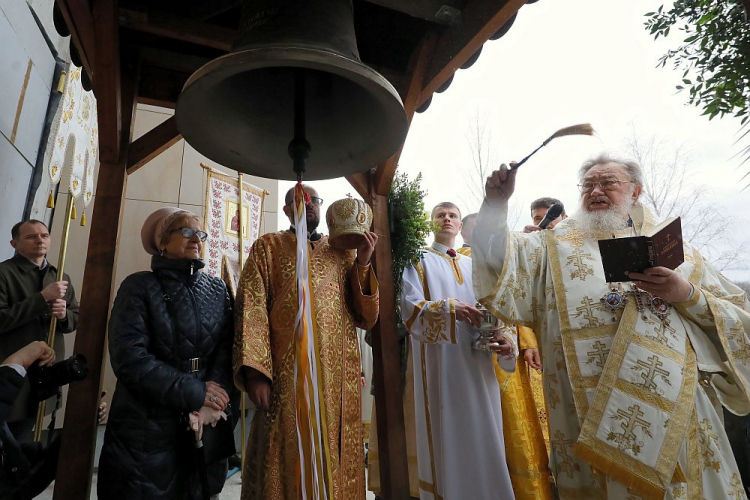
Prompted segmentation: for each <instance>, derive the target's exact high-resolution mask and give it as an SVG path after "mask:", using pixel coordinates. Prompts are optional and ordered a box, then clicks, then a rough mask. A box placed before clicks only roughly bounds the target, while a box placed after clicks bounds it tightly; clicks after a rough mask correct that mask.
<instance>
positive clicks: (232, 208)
mask: <svg viewBox="0 0 750 500" xmlns="http://www.w3.org/2000/svg"><path fill="white" fill-rule="evenodd" d="M242 221H243V223H244V224H243V226H242V239H244V240H248V239H250V207H248V206H247V205H244V206H243V207H242ZM224 232H225V233H226V234H231V235H232V236H237V237H239V234H240V206H239V203H237V200H226V206H225V207H224Z"/></svg>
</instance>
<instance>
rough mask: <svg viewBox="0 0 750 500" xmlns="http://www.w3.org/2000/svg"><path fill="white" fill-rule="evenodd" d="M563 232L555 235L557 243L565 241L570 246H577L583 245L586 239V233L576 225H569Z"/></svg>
mask: <svg viewBox="0 0 750 500" xmlns="http://www.w3.org/2000/svg"><path fill="white" fill-rule="evenodd" d="M564 234H565V235H562V234H561V235H558V236H555V241H557V242H558V243H562V242H564V241H567V242H569V243H570V244H571V245H572V246H574V247H576V248H579V247H582V246H583V243H584V241H585V240H586V233H584V232H582V231H581V230H580V229H578V228H577V227H571V228H570V229H568V231H567V232H566V233H564Z"/></svg>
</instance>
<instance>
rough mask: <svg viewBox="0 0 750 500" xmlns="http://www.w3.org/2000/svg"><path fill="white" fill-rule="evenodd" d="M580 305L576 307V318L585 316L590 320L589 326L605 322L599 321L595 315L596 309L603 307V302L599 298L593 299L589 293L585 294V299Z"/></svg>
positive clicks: (600, 324) (592, 326)
mask: <svg viewBox="0 0 750 500" xmlns="http://www.w3.org/2000/svg"><path fill="white" fill-rule="evenodd" d="M581 304H582V305H580V306H578V307H576V311H578V312H577V313H576V316H575V317H576V318H580V317H581V316H583V317H584V319H586V320H588V322H589V327H590V328H594V327H596V326H602V325H603V323H602V322H601V321H599V319H598V318H597V317H596V316H594V311H596V310H597V309H601V308H602V303H601V302H599V301H598V300H593V299H592V298H591V297H589V296H588V295H584V297H583V300H582V301H581Z"/></svg>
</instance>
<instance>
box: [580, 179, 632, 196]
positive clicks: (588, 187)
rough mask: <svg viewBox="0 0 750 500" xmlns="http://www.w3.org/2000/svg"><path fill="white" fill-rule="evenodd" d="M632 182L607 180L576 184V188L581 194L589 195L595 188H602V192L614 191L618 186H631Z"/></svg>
mask: <svg viewBox="0 0 750 500" xmlns="http://www.w3.org/2000/svg"><path fill="white" fill-rule="evenodd" d="M632 182H633V181H616V180H613V179H607V180H603V181H597V182H584V183H583V184H578V188H579V189H580V190H581V192H582V193H590V192H591V191H593V190H594V188H595V187H596V186H599V187H600V188H602V191H614V190H616V189H617V188H618V187H620V184H631V183H632Z"/></svg>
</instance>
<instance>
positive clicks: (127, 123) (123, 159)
mask: <svg viewBox="0 0 750 500" xmlns="http://www.w3.org/2000/svg"><path fill="white" fill-rule="evenodd" d="M121 82H122V83H121V85H122V86H121V99H122V103H121V104H122V106H121V109H122V128H121V130H122V137H121V138H120V144H121V145H123V147H122V148H121V151H120V154H119V160H118V161H117V162H114V163H107V162H102V163H101V165H100V167H99V179H98V181H97V184H96V199H95V200H94V210H93V214H92V217H91V233H90V234H91V236H90V237H89V246H88V253H87V257H86V269H85V272H84V275H83V287H82V290H81V319H80V321H79V323H78V330H77V333H76V342H75V347H74V348H73V350H74V352H76V353H77V354H83V355H84V356H86V359H87V360H88V366H89V375H88V377H87V378H86V379H84V380H82V381H80V382H76V383H75V384H71V386H70V391H69V392H68V401H67V405H66V409H65V426H64V428H63V433H62V443H61V449H60V460H59V462H58V465H57V479H56V482H55V492H54V495H53V498H54V500H89V497H90V493H91V472H92V469H93V465H94V453H95V448H96V430H97V414H98V406H99V395H100V390H101V382H102V374H103V370H102V361H103V358H104V349H105V348H106V346H105V339H106V331H107V319H108V317H109V305H110V298H111V296H112V288H113V286H114V275H115V263H116V260H117V243H118V240H119V230H120V222H121V217H122V208H123V204H124V195H125V186H126V184H127V174H126V170H127V162H128V154H127V153H128V151H127V150H128V148H127V145H128V144H130V138H131V136H132V123H133V115H134V114H135V103H136V83H137V68H136V65H135V64H133V65H132V66H131V67H127V66H123V71H122V80H121ZM113 118H114V117H109V119H113Z"/></svg>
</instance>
